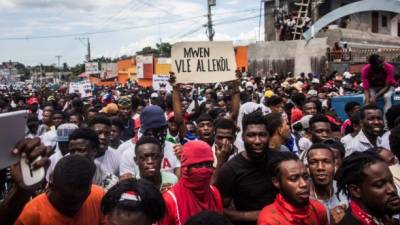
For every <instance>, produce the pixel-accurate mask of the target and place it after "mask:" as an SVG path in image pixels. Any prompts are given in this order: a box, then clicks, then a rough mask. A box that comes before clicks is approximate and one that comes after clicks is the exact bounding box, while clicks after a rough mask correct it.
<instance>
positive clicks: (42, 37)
mask: <svg viewBox="0 0 400 225" xmlns="http://www.w3.org/2000/svg"><path fill="white" fill-rule="evenodd" d="M199 17H203V15H202V16H193V17H188V18H182V19H179V20H170V21H165V22H161V23H152V24H146V25H138V26H129V27H123V28H118V29H110V30H103V31H91V32H82V33H73V34H60V35H44V36H30V37H10V38H6V37H3V38H0V41H10V40H35V39H51V38H66V37H76V36H85V35H95V34H105V33H113V32H119V31H126V30H134V29H141V28H148V27H151V26H158V25H164V24H171V23H179V22H184V21H185V20H187V19H194V18H199Z"/></svg>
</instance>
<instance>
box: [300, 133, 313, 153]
mask: <svg viewBox="0 0 400 225" xmlns="http://www.w3.org/2000/svg"><path fill="white" fill-rule="evenodd" d="M311 145H312V142H311V141H310V139H308V138H305V137H301V138H300V139H299V148H300V152H301V153H302V152H305V151H307V150H308V149H309V148H310V147H311Z"/></svg>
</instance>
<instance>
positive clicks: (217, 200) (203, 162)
mask: <svg viewBox="0 0 400 225" xmlns="http://www.w3.org/2000/svg"><path fill="white" fill-rule="evenodd" d="M213 161H214V158H213V153H212V150H211V147H210V146H209V145H208V144H207V143H206V142H204V141H190V142H188V143H186V144H185V145H183V149H182V154H181V162H182V167H181V168H182V176H181V178H180V179H179V181H178V183H177V184H176V185H174V186H173V187H172V189H171V190H169V191H167V192H164V194H163V197H164V201H165V206H166V213H165V215H164V218H163V219H162V220H161V221H160V222H159V225H181V224H185V223H186V221H187V220H188V219H189V218H190V217H192V216H194V215H196V214H197V213H200V212H202V211H215V212H218V213H221V214H222V211H223V206H222V198H221V195H220V193H219V191H218V189H217V188H216V187H214V186H211V185H210V182H211V177H212V175H213V172H214V169H213Z"/></svg>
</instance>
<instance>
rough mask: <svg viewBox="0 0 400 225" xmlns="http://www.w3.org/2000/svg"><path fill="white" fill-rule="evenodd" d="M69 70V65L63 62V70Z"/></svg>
mask: <svg viewBox="0 0 400 225" xmlns="http://www.w3.org/2000/svg"><path fill="white" fill-rule="evenodd" d="M68 71H69V66H68V64H67V63H63V72H68Z"/></svg>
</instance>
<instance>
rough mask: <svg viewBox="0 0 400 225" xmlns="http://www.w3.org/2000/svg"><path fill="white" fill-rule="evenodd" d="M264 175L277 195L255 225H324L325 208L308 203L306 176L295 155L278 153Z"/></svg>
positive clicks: (326, 220)
mask: <svg viewBox="0 0 400 225" xmlns="http://www.w3.org/2000/svg"><path fill="white" fill-rule="evenodd" d="M268 171H270V173H271V177H272V182H273V184H274V186H275V188H277V189H278V190H279V194H278V195H277V197H276V199H275V201H274V203H272V204H270V205H268V206H266V207H265V208H264V209H263V210H262V211H261V213H260V216H259V218H258V222H257V224H258V225H292V224H304V225H328V218H327V214H326V209H325V207H324V206H323V205H322V204H321V203H319V202H318V201H316V200H313V199H310V179H309V175H308V173H307V169H306V167H305V166H304V164H303V163H302V162H301V161H300V160H299V158H298V157H297V156H296V155H295V154H293V153H291V152H280V153H278V154H277V156H276V157H275V159H273V160H271V161H270V163H269V165H268Z"/></svg>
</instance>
